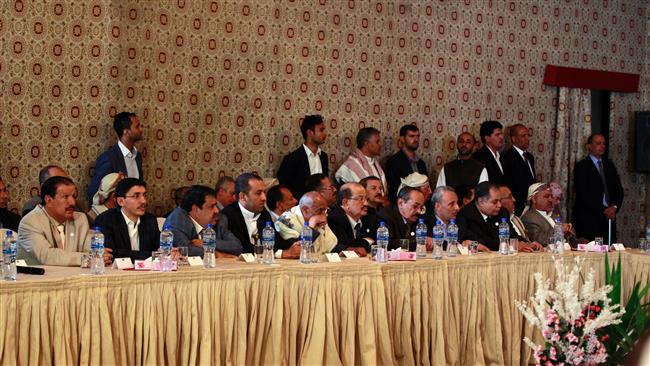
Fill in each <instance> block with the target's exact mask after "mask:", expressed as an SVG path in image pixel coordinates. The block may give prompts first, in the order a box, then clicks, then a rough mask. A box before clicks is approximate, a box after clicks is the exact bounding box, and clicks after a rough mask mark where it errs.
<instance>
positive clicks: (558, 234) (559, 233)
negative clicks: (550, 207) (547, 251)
mask: <svg viewBox="0 0 650 366" xmlns="http://www.w3.org/2000/svg"><path fill="white" fill-rule="evenodd" d="M553 241H554V242H555V252H556V253H558V254H563V253H564V230H562V221H560V218H556V219H555V226H554V227H553Z"/></svg>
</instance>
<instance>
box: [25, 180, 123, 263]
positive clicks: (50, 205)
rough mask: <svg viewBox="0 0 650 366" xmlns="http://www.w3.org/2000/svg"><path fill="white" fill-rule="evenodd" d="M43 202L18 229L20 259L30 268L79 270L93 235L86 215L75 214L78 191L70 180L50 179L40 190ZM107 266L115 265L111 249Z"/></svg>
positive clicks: (108, 250)
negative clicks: (36, 266)
mask: <svg viewBox="0 0 650 366" xmlns="http://www.w3.org/2000/svg"><path fill="white" fill-rule="evenodd" d="M41 200H42V201H43V204H42V205H38V206H36V208H34V209H33V210H32V211H31V212H30V213H29V214H27V215H26V216H25V217H23V219H22V221H21V222H20V226H19V227H18V258H19V259H24V260H25V261H26V262H27V264H30V265H48V266H79V265H80V264H81V255H82V254H83V252H88V251H89V250H90V238H91V234H92V231H91V230H89V228H88V218H87V217H86V215H85V214H83V213H81V212H75V204H76V203H77V187H76V186H75V184H74V182H73V181H72V180H71V179H70V178H67V177H51V178H49V179H48V180H46V181H45V182H44V183H43V185H42V186H41ZM104 262H105V263H106V264H110V263H111V262H112V254H111V249H110V248H106V249H105V250H104Z"/></svg>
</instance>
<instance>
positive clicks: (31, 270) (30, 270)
mask: <svg viewBox="0 0 650 366" xmlns="http://www.w3.org/2000/svg"><path fill="white" fill-rule="evenodd" d="M16 271H18V273H24V274H31V275H43V274H45V270H44V269H43V268H39V267H27V266H16Z"/></svg>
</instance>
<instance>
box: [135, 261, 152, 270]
mask: <svg viewBox="0 0 650 366" xmlns="http://www.w3.org/2000/svg"><path fill="white" fill-rule="evenodd" d="M152 268H153V266H152V265H151V258H149V259H147V260H143V261H142V260H136V261H135V270H136V271H151V269H152Z"/></svg>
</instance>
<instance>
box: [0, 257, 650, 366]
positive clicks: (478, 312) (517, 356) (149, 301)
mask: <svg viewBox="0 0 650 366" xmlns="http://www.w3.org/2000/svg"><path fill="white" fill-rule="evenodd" d="M619 255H620V256H621V260H622V263H623V284H624V295H626V294H628V293H629V291H630V288H631V286H632V285H633V283H634V281H637V280H639V281H642V282H644V283H645V282H646V281H648V275H649V273H650V255H646V254H641V253H638V252H637V251H630V250H628V251H626V252H620V253H615V254H611V259H613V260H616V259H617V258H618V256H619ZM575 256H582V257H584V258H585V265H584V268H585V270H587V269H589V268H594V269H595V271H596V273H597V274H598V276H597V278H598V279H599V280H600V281H601V283H602V281H604V280H603V277H604V270H605V264H604V263H605V262H604V258H605V256H604V254H602V253H587V254H585V253H576V252H572V253H566V254H564V255H562V256H559V257H562V258H564V259H565V260H567V261H571V260H573V257H575ZM556 257H558V256H557V255H556ZM45 271H46V274H45V275H44V276H29V275H19V276H18V281H16V282H2V283H1V284H0V304H1V307H0V364H3V365H6V364H83V365H86V364H92V365H97V364H119V365H133V364H156V365H158V364H183V365H186V364H192V365H195V364H247V365H249V364H264V365H284V364H290V365H293V364H305V365H320V364H332V365H338V364H343V365H353V364H363V365H374V364H381V365H393V364H401V365H414V364H430V365H443V364H450V365H480V364H486V365H487V364H499V365H501V364H507V365H515V364H527V363H528V361H529V360H530V359H531V351H530V349H529V348H528V347H527V346H525V344H524V343H523V342H522V338H523V337H524V336H528V337H533V339H534V340H539V339H540V337H541V335H540V334H539V332H538V331H533V329H532V328H530V326H528V325H527V323H526V322H525V320H524V318H523V316H522V315H521V314H520V313H519V312H518V310H517V308H516V306H515V300H516V299H519V300H525V299H528V298H529V297H530V296H532V294H533V293H534V291H535V282H534V279H533V274H534V273H535V272H541V273H542V274H544V275H545V276H551V277H553V276H554V266H553V260H552V256H551V254H547V253H535V254H518V255H516V256H500V255H498V254H478V255H473V256H467V257H456V258H448V259H444V260H437V261H434V260H432V259H425V260H418V261H416V262H390V263H387V264H378V263H374V262H371V261H369V260H368V259H367V258H359V259H347V260H345V259H344V260H343V261H342V262H341V263H318V264H311V265H302V264H299V263H297V261H284V260H280V261H279V262H278V264H276V265H262V264H249V263H244V262H239V261H235V260H219V261H218V266H217V268H215V269H209V270H207V269H202V268H190V267H181V268H180V270H179V271H178V272H173V273H160V272H136V271H122V270H108V271H107V274H105V275H102V276H96V275H90V274H89V273H88V270H87V269H79V268H62V267H45Z"/></svg>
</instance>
